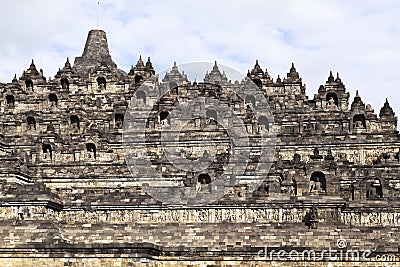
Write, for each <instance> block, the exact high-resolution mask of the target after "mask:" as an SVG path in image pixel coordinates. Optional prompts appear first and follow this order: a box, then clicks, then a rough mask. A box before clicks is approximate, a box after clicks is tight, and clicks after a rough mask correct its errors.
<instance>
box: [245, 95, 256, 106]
mask: <svg viewBox="0 0 400 267" xmlns="http://www.w3.org/2000/svg"><path fill="white" fill-rule="evenodd" d="M245 102H246V104H251V105H252V107H253V108H255V107H256V99H255V97H254V96H253V95H246V98H245Z"/></svg>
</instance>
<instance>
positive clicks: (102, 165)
mask: <svg viewBox="0 0 400 267" xmlns="http://www.w3.org/2000/svg"><path fill="white" fill-rule="evenodd" d="M71 63H73V64H71ZM154 75H155V70H154V68H153V66H152V63H151V61H150V58H148V59H147V60H145V61H143V59H142V58H141V57H140V58H139V60H138V61H137V63H136V65H134V66H133V67H132V68H131V69H130V70H129V72H128V73H126V72H125V71H123V70H120V69H118V67H117V65H116V63H115V62H114V61H113V59H112V57H111V55H110V53H109V49H108V43H107V38H106V33H105V32H104V31H102V30H92V31H90V32H89V35H88V38H87V41H86V45H85V48H84V51H83V54H82V56H80V57H76V58H75V60H74V62H70V60H68V59H67V60H66V62H65V64H64V66H63V67H62V68H60V69H59V71H58V72H57V73H56V75H55V76H54V78H50V79H46V78H45V77H44V76H43V71H42V70H41V69H40V70H38V69H37V67H36V65H35V64H34V62H33V61H32V63H31V64H30V66H29V68H27V69H26V70H25V71H23V73H22V75H21V76H20V77H18V76H17V75H15V77H14V79H13V80H12V81H11V82H9V83H0V89H1V101H0V108H1V114H2V115H1V119H0V121H1V127H0V145H1V150H0V171H1V173H2V176H1V179H0V240H1V242H0V251H1V253H0V266H186V265H191V266H197V265H202V266H338V265H336V264H338V262H339V261H343V262H345V263H344V265H340V266H397V265H395V264H397V263H393V262H391V260H393V259H396V258H397V260H400V251H399V243H398V240H399V239H400V231H399V230H400V176H399V173H400V156H399V152H400V137H399V133H398V131H397V117H395V114H394V112H393V110H392V108H391V107H390V105H389V102H388V101H386V102H385V103H384V104H383V106H382V108H381V109H380V110H379V113H378V112H375V111H374V110H373V108H372V107H371V105H368V104H365V103H364V102H363V101H362V98H361V96H360V95H362V94H361V92H360V93H358V92H357V93H356V95H355V96H354V97H350V94H349V93H348V92H347V91H346V88H345V85H344V84H343V82H342V81H341V79H340V77H339V75H333V74H332V72H331V73H330V74H329V75H327V76H328V77H327V80H326V81H325V82H324V84H323V85H321V86H320V87H319V89H318V93H317V94H315V95H314V96H313V97H312V98H310V99H309V97H308V96H307V95H306V90H305V86H304V84H303V83H302V78H301V77H300V75H299V73H298V72H297V70H296V68H295V66H294V65H293V64H292V66H291V68H290V70H289V72H288V73H287V75H286V76H285V77H283V78H280V77H278V78H277V79H273V78H271V77H270V76H269V74H268V72H267V70H264V69H262V68H261V67H260V65H259V63H258V61H256V63H255V65H254V67H253V68H252V69H251V70H250V71H249V72H248V73H247V77H243V80H242V81H231V80H229V77H227V75H226V74H225V73H224V72H222V71H220V69H219V68H218V65H217V63H215V65H214V67H213V68H212V69H210V70H209V72H208V73H205V74H204V75H205V76H204V80H203V81H190V80H189V79H188V77H187V76H186V75H185V74H184V72H183V70H180V69H179V68H178V67H177V66H176V65H174V66H173V67H172V69H171V70H170V71H169V72H168V73H167V74H166V75H165V76H164V77H158V78H159V80H157V87H159V88H164V89H170V90H169V93H168V94H167V95H165V97H163V98H162V99H160V101H158V102H157V103H154V108H153V110H152V113H151V116H149V118H148V119H147V125H146V127H147V129H146V133H147V134H146V136H147V139H146V144H147V148H148V153H147V155H140V156H142V157H148V158H150V160H151V163H152V165H153V166H152V167H154V169H155V170H156V171H157V172H159V173H161V174H162V177H165V179H172V180H174V181H176V182H178V184H179V185H180V186H182V187H196V186H199V187H198V190H209V189H210V188H208V187H207V185H208V184H210V183H211V181H213V180H215V179H216V178H218V177H219V176H220V175H222V173H223V172H224V169H225V168H224V166H225V164H226V162H227V161H228V160H229V157H230V153H231V151H230V147H231V145H232V144H231V143H230V140H229V135H228V134H227V132H226V131H225V130H224V129H223V128H222V127H221V125H219V124H218V123H217V122H215V121H218V118H216V117H217V116H216V114H214V113H213V112H212V111H210V112H209V113H207V114H206V116H207V117H208V118H209V119H208V120H202V119H199V120H196V121H194V122H193V124H190V125H188V126H187V127H186V128H185V129H183V132H184V134H183V135H182V136H181V137H182V138H183V139H182V140H183V141H182V142H183V143H184V144H190V142H194V143H192V144H191V145H188V146H187V147H186V150H185V151H183V152H182V153H183V155H184V156H185V157H189V158H190V157H192V158H198V157H200V156H201V155H199V153H197V154H196V151H195V150H194V149H191V147H193V146H195V143H196V142H195V141H196V138H199V137H200V138H202V137H204V136H208V137H209V138H214V139H215V140H217V141H218V144H219V149H217V150H216V152H215V156H214V160H213V162H212V163H211V165H210V166H209V167H208V169H207V170H203V171H202V172H189V171H182V170H179V169H178V168H176V167H174V166H173V165H172V164H170V163H168V159H167V158H166V157H164V156H163V152H162V149H159V148H158V144H159V141H160V131H161V130H162V128H163V127H164V126H168V125H169V124H170V123H171V122H170V121H169V112H171V110H172V109H173V106H174V105H175V104H176V103H177V102H179V101H185V100H187V99H190V98H191V97H193V96H199V95H200V96H204V97H209V98H214V99H218V100H220V101H224V102H226V103H228V105H229V106H230V107H232V109H233V110H234V111H235V112H236V113H237V115H238V117H239V118H240V119H242V120H243V121H244V124H245V125H246V131H247V134H248V136H249V139H250V141H254V142H257V137H259V136H260V135H261V134H262V133H263V132H269V131H272V129H274V131H275V132H276V145H275V150H274V155H273V157H272V158H271V168H270V170H269V172H268V173H262V174H261V175H263V179H262V183H260V185H259V186H258V187H257V188H256V190H254V191H253V190H250V188H249V186H248V185H247V184H246V183H238V184H236V185H234V186H232V188H231V189H230V190H229V191H228V192H227V193H226V194H224V196H223V197H222V198H220V199H219V200H217V201H214V202H212V203H208V204H207V205H203V206H199V207H196V206H183V205H172V204H168V203H163V202H162V201H160V200H158V199H157V198H154V197H152V196H150V195H149V194H147V193H146V191H145V190H144V189H143V188H142V186H141V185H140V184H138V183H137V182H136V181H135V180H134V179H132V175H131V172H130V171H129V169H128V167H127V164H126V159H125V156H124V149H123V145H122V136H123V129H124V116H125V112H126V110H127V107H128V105H129V103H131V101H134V103H137V105H140V104H143V103H152V101H153V100H154V99H152V98H151V96H149V95H146V94H145V93H144V92H143V91H142V90H141V89H140V87H141V86H142V85H143V83H145V81H146V80H148V79H149V78H150V79H151V78H152V77H154ZM249 79H251V80H252V81H253V82H254V83H255V84H256V85H257V86H258V88H259V89H260V90H261V91H262V92H263V94H264V96H265V98H266V99H267V100H268V104H269V109H270V110H271V112H272V114H273V123H272V122H271V121H270V120H269V119H268V118H261V119H260V118H258V120H257V119H255V118H254V116H252V114H251V107H256V106H257V105H258V104H259V101H258V99H256V98H255V97H254V96H253V95H247V96H246V97H244V98H240V97H238V96H236V95H232V94H229V93H227V91H226V90H225V89H224V88H232V87H240V86H241V85H242V84H244V83H245V81H246V80H249ZM160 129H161V130H160ZM203 153H204V151H203ZM258 160H259V158H257V156H254V155H253V157H252V158H251V163H250V164H249V165H248V166H249V170H248V172H249V173H250V174H251V173H253V174H254V175H260V174H259V173H255V172H251V168H252V166H253V165H251V164H257V161H258ZM134 168H135V166H133V169H134ZM138 168H139V166H138ZM173 197H176V196H171V198H173ZM329 249H331V250H332V251H333V252H332V255H328V254H327V253H325V254H324V251H326V250H329ZM280 250H284V251H286V252H287V254H285V253H284V252H281V253H280V255H279V251H280ZM290 251H296V252H298V254H297V255H298V258H296V259H292V258H289V257H288V254H289V252H290ZM310 251H311V253H309V254H307V252H310ZM304 252H306V256H305V257H301V254H302V253H303V254H304ZM348 252H350V253H348ZM353 252H359V258H358V259H356V258H355V257H356V256H357V255H355V253H353ZM365 252H368V253H366V254H367V256H366V257H363V253H365ZM349 254H351V255H349ZM293 255H294V254H293V253H292V254H291V256H293ZM345 255H347V257H345ZM278 256H280V257H278ZM285 256H286V258H285ZM335 257H336V258H335ZM351 257H353V258H351ZM382 259H385V260H386V262H383V261H380V260H382ZM370 261H372V263H371V262H370ZM328 264H329V265H328ZM384 264H392V265H384ZM399 266H400V265H399Z"/></svg>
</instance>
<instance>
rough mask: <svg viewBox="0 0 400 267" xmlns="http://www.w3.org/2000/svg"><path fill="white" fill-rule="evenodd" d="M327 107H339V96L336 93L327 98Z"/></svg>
mask: <svg viewBox="0 0 400 267" xmlns="http://www.w3.org/2000/svg"><path fill="white" fill-rule="evenodd" d="M325 101H326V105H327V106H328V107H329V106H337V107H338V106H339V100H338V96H337V94H336V93H334V92H329V93H327V94H326V97H325Z"/></svg>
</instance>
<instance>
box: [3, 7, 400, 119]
mask: <svg viewBox="0 0 400 267" xmlns="http://www.w3.org/2000/svg"><path fill="white" fill-rule="evenodd" d="M100 3H101V7H100V27H101V28H103V29H105V30H106V32H107V35H108V41H109V45H110V50H111V54H112V56H113V58H114V61H115V62H116V63H117V64H118V65H119V66H120V68H122V69H124V70H129V68H130V65H133V64H136V61H137V59H138V57H139V54H141V55H142V56H143V57H144V58H146V57H147V56H151V58H152V62H153V65H154V66H155V68H156V70H159V71H160V70H162V69H164V68H166V67H169V66H171V64H172V62H173V61H175V60H176V61H177V62H178V63H184V62H189V61H210V62H213V61H214V60H217V61H219V62H221V63H222V64H224V65H228V66H231V67H233V68H236V69H238V70H239V71H241V72H243V73H246V72H247V69H249V68H252V67H253V65H254V61H255V59H256V58H258V59H259V61H260V64H261V66H262V67H263V68H264V69H265V68H268V71H269V73H270V74H271V75H272V76H273V77H274V78H276V76H277V75H278V74H280V75H281V76H284V75H286V72H288V70H289V68H290V64H291V62H295V65H296V67H297V69H298V71H299V72H300V75H301V76H302V77H303V80H304V82H305V83H307V94H308V95H309V96H310V97H311V98H312V97H313V94H314V93H315V92H316V90H317V88H318V86H319V85H320V84H323V83H324V82H325V81H326V78H327V76H328V74H329V71H330V70H332V71H334V72H336V71H338V72H340V75H341V78H342V80H343V82H344V83H345V84H346V86H347V89H348V90H349V91H350V92H351V93H352V96H354V91H355V90H356V89H359V90H360V94H361V96H362V98H363V100H364V102H367V103H371V104H372V105H373V107H374V108H375V111H376V112H379V109H380V107H381V106H382V104H383V102H384V99H385V98H386V97H388V98H389V99H390V103H391V105H392V107H393V108H394V109H395V111H396V113H397V114H400V97H399V93H398V90H400V76H399V75H398V72H399V68H400V67H399V66H400V65H399V63H398V62H400V52H399V49H398V44H399V43H400V23H399V19H398V12H399V11H400V2H398V1H364V0H363V1H361V0H358V1H344V0H343V1H311V0H309V1H262V0H259V1H247V2H245V1H211V0H202V1H182V0H179V1H135V2H133V1H128V0H120V1H111V0H107V1H100ZM96 9H97V1H85V0H72V1H51V0H36V1H22V0H18V1H13V2H12V3H11V2H10V3H7V4H2V7H1V8H0V18H1V22H2V23H1V25H2V26H0V34H1V36H2V39H1V42H0V80H1V81H3V82H8V81H10V80H11V79H12V77H13V75H14V73H17V75H20V74H21V73H22V71H23V70H24V69H26V68H27V67H28V66H29V63H30V60H31V58H34V59H35V62H36V65H37V67H38V68H43V69H44V71H45V74H46V76H53V75H54V74H55V73H56V71H57V69H58V68H59V67H62V66H63V64H64V62H65V58H66V57H67V56H68V57H70V59H71V61H72V60H73V58H74V57H75V56H78V55H80V54H81V53H82V51H83V46H84V43H85V38H86V36H87V32H88V31H89V30H90V29H91V28H95V27H96Z"/></svg>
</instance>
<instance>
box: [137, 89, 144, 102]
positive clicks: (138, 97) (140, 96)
mask: <svg viewBox="0 0 400 267" xmlns="http://www.w3.org/2000/svg"><path fill="white" fill-rule="evenodd" d="M136 98H137V99H138V100H141V101H142V102H143V104H146V93H145V92H143V91H137V92H136Z"/></svg>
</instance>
